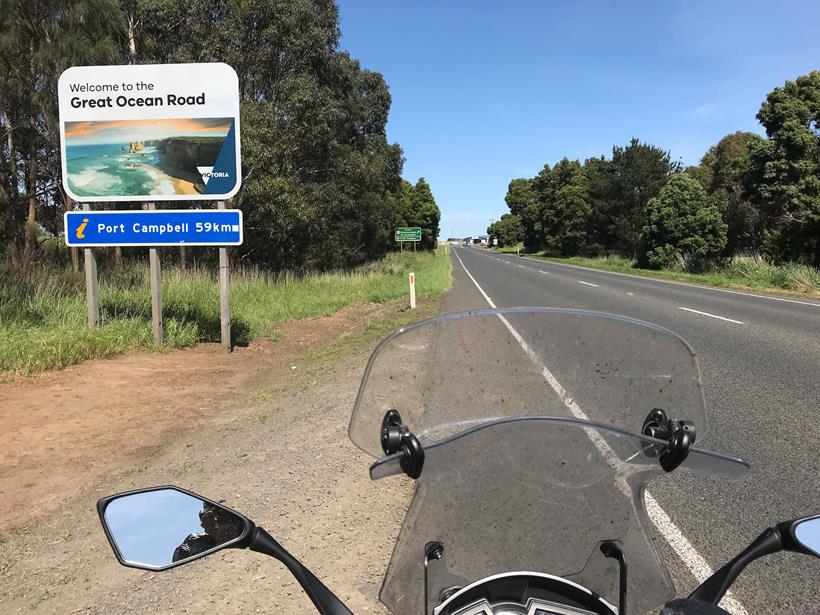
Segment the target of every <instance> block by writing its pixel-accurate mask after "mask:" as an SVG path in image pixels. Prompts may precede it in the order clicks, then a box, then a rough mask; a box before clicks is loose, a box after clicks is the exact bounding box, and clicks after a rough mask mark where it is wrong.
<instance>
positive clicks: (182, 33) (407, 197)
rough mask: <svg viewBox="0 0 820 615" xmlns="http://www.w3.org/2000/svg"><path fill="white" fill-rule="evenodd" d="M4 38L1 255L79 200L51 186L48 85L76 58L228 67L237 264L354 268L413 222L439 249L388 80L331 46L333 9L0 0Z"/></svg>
mask: <svg viewBox="0 0 820 615" xmlns="http://www.w3.org/2000/svg"><path fill="white" fill-rule="evenodd" d="M0 30H2V32H1V33H0V136H2V143H1V144H0V250H2V251H3V253H4V254H5V255H6V256H7V258H9V259H10V260H11V261H13V262H14V263H15V264H16V265H17V266H18V267H23V266H25V264H26V263H31V262H34V261H36V260H37V258H38V254H42V248H41V246H42V245H45V244H47V243H48V242H45V241H43V240H44V238H46V237H49V236H54V235H58V234H59V233H61V232H62V212H63V211H65V210H66V209H71V208H73V207H74V203H73V202H72V201H71V199H70V198H68V196H67V195H66V194H64V192H63V190H62V186H61V181H60V173H61V170H60V151H59V119H58V110H57V95H56V86H57V80H58V78H59V75H60V74H61V73H62V71H63V70H65V69H66V68H68V67H70V66H75V65H95V64H129V63H138V64H149V63H171V62H212V61H213V62H215V61H220V62H226V63H228V64H230V65H231V66H233V67H234V69H235V70H236V72H237V73H238V75H239V84H240V96H241V116H242V157H243V160H242V163H243V169H242V174H243V177H244V183H243V187H242V190H241V192H240V193H239V194H238V195H237V196H236V197H235V198H234V202H233V203H232V206H234V207H239V208H240V209H242V210H243V211H244V214H245V226H246V228H245V245H243V246H242V247H241V248H238V249H237V250H236V251H235V252H234V254H235V256H236V258H237V259H240V260H242V262H247V263H255V264H262V265H264V266H266V267H269V268H272V269H295V270H304V269H333V268H340V267H348V266H351V265H354V264H357V263H359V262H362V261H365V260H368V259H372V258H376V257H379V256H381V255H383V254H384V253H385V252H386V251H388V250H391V249H394V247H395V244H394V242H393V229H394V227H395V226H397V225H401V224H405V223H410V222H412V223H413V224H417V225H420V226H424V227H425V228H426V229H427V234H426V236H425V245H427V246H434V245H435V243H436V239H437V236H436V234H437V232H438V218H439V212H438V208H437V207H436V205H435V200H434V199H433V196H432V193H431V192H430V188H429V186H428V185H427V183H426V182H424V181H423V180H420V181H419V183H417V184H416V186H410V185H409V184H407V183H406V182H403V181H402V179H401V172H402V165H403V156H402V150H401V148H400V146H399V145H398V144H395V143H389V142H388V141H387V138H386V134H385V124H386V123H387V116H388V112H389V109H390V103H391V98H390V93H389V91H388V88H387V85H386V83H385V81H384V79H383V77H382V75H381V74H379V73H377V72H373V71H370V70H366V69H363V68H361V66H360V65H359V63H358V62H357V61H356V60H354V59H353V58H351V57H350V56H349V55H348V54H347V53H346V52H342V51H340V50H339V37H340V31H339V14H338V9H337V6H336V4H335V2H334V1H333V0H190V1H188V2H179V1H178V0H37V1H36V2H32V1H31V0H2V1H1V2H0ZM191 205H194V203H191ZM109 207H111V208H114V207H115V205H114V204H111V205H110V206H109ZM51 243H53V242H51ZM166 252H169V251H166ZM211 252H213V251H211ZM204 253H205V251H203V254H204ZM128 255H129V253H128V251H126V254H125V256H126V257H128ZM62 256H63V257H64V255H62ZM113 257H114V259H115V260H117V259H119V258H121V257H122V255H121V253H120V252H119V251H118V250H117V251H115V253H114V255H113ZM74 266H75V267H76V266H77V261H76V254H75V255H74Z"/></svg>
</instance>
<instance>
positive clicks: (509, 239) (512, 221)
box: [487, 214, 524, 246]
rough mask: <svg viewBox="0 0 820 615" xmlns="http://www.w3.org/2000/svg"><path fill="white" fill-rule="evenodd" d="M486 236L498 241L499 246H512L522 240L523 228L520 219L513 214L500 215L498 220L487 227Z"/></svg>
mask: <svg viewBox="0 0 820 615" xmlns="http://www.w3.org/2000/svg"><path fill="white" fill-rule="evenodd" d="M487 234H488V235H489V236H491V237H495V238H497V239H498V245H499V246H514V245H515V244H517V243H518V242H519V241H522V240H523V238H524V227H523V226H521V218H519V217H518V216H517V215H515V214H502V216H501V219H500V220H496V221H495V222H493V223H492V224H491V225H490V226H488V227H487Z"/></svg>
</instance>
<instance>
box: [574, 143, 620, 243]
mask: <svg viewBox="0 0 820 615" xmlns="http://www.w3.org/2000/svg"><path fill="white" fill-rule="evenodd" d="M581 172H582V173H583V176H584V179H585V182H584V185H585V187H586V197H585V198H586V202H587V203H588V204H589V215H588V216H587V237H586V246H585V251H586V252H587V253H588V254H592V255H595V256H603V255H605V254H607V253H608V252H610V251H611V250H613V249H614V239H613V236H612V233H611V229H612V228H613V226H614V224H613V216H614V214H613V202H614V199H613V190H614V188H613V185H614V176H613V165H612V162H611V161H609V160H607V159H606V158H604V157H603V156H600V157H598V158H588V159H587V160H586V161H585V162H584V165H583V166H582V167H581Z"/></svg>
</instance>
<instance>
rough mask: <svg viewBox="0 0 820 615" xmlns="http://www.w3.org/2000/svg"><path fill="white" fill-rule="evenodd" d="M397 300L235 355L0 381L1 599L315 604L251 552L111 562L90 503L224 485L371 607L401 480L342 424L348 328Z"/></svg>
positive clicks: (201, 353)
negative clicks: (117, 495)
mask: <svg viewBox="0 0 820 615" xmlns="http://www.w3.org/2000/svg"><path fill="white" fill-rule="evenodd" d="M398 309H399V308H398V306H397V304H391V305H388V306H364V307H355V308H350V309H347V310H343V311H341V312H338V313H337V314H335V315H333V316H331V317H327V318H318V319H309V320H303V321H298V322H294V323H291V324H290V325H287V326H285V327H282V336H281V339H280V340H279V341H277V342H267V341H260V342H254V343H253V344H251V345H250V346H249V347H247V348H240V349H238V350H237V351H236V352H234V353H232V354H225V353H221V352H220V351H219V350H218V348H216V347H214V346H200V347H197V348H191V349H186V350H179V351H172V352H168V353H165V354H158V353H135V354H129V355H123V356H121V357H117V358H114V359H106V360H98V361H89V362H86V363H84V364H82V365H79V366H76V367H73V368H70V369H66V370H63V371H60V372H51V373H47V374H43V375H40V376H37V377H34V378H18V379H16V380H15V381H14V382H11V383H7V384H2V385H0V401H1V403H2V410H1V411H0V412H1V413H2V414H0V415H1V416H2V421H3V422H2V443H3V447H2V448H0V612H3V613H29V612H38V613H138V612H152V613H186V612H188V613H199V612H205V611H209V612H215V613H239V612H243V613H247V612H264V611H269V610H274V608H275V609H276V610H283V611H284V612H288V613H311V612H315V611H314V609H313V608H312V605H311V604H310V602H309V600H308V599H307V598H306V597H305V596H304V594H303V593H302V592H301V589H300V588H299V586H298V585H297V584H296V582H295V581H293V580H292V578H291V577H290V576H289V574H288V573H287V572H286V570H285V569H284V567H282V566H281V565H280V564H279V563H278V562H276V561H275V560H272V559H270V558H266V557H264V556H261V555H258V554H254V553H249V552H245V551H232V550H228V551H223V552H221V553H219V554H217V555H214V556H211V557H210V558H206V559H205V560H201V561H198V562H195V563H192V564H190V565H188V566H185V567H183V568H180V569H177V570H173V571H169V572H165V573H146V572H141V571H136V570H132V569H127V568H123V567H121V566H119V565H118V564H117V563H116V560H115V559H114V557H113V554H112V553H111V550H110V547H109V546H108V543H107V541H106V539H105V537H104V535H103V533H102V530H101V528H100V525H99V521H98V519H97V517H96V511H95V507H94V505H95V502H96V500H97V499H98V498H99V497H101V496H103V495H106V494H108V493H114V492H117V491H123V490H127V489H132V488H138V487H144V486H150V485H155V484H177V485H180V486H182V487H185V488H188V489H191V490H193V491H195V492H199V493H202V494H203V495H205V496H208V497H211V498H213V499H218V500H219V499H224V500H225V503H226V505H228V506H231V507H232V508H235V509H237V510H239V511H241V512H244V513H245V514H247V515H248V516H249V517H250V518H251V519H253V520H254V521H256V522H257V523H258V524H259V525H261V526H263V527H265V528H266V529H268V530H269V531H270V533H271V534H272V535H273V536H274V537H275V538H277V539H278V540H279V541H280V542H281V543H282V544H283V545H284V546H285V547H286V548H288V549H289V550H291V552H293V553H294V554H295V555H297V556H298V557H299V558H300V559H302V560H303V561H304V562H305V563H306V564H307V565H308V566H309V567H310V568H311V569H312V570H313V571H314V572H315V573H316V574H317V575H318V576H319V577H320V578H322V579H324V580H325V581H326V582H327V584H328V585H329V586H330V587H331V588H332V589H333V590H335V591H337V593H338V594H339V595H340V596H341V597H342V599H343V600H345V601H346V602H347V603H348V605H349V606H350V607H351V609H352V610H353V611H354V612H377V613H380V612H384V611H383V608H382V607H381V606H380V605H379V604H378V600H377V592H378V588H379V585H380V583H381V577H382V575H383V572H384V569H385V566H386V563H387V561H388V559H389V556H390V552H391V549H392V544H393V541H394V539H395V536H396V534H397V532H398V528H399V525H400V523H401V519H402V518H403V513H404V510H405V509H406V504H407V502H408V501H409V496H410V493H411V484H410V482H409V479H398V478H396V479H387V480H384V481H380V482H378V483H373V482H371V481H370V480H369V478H368V475H367V468H368V465H369V464H370V462H371V461H372V460H371V459H370V458H369V457H368V456H366V455H364V454H362V453H360V452H359V451H358V450H357V449H355V448H354V447H353V445H352V444H351V443H350V442H349V440H348V439H347V433H346V430H347V422H348V420H349V417H350V412H351V409H352V406H353V400H354V398H355V395H356V391H357V388H358V384H359V379H360V377H361V373H362V370H363V368H364V363H365V361H366V358H367V355H368V352H369V350H370V349H372V347H373V346H374V345H375V343H376V342H377V341H378V340H377V339H376V338H375V337H372V336H367V335H362V332H363V331H365V330H366V327H367V324H366V323H368V322H369V323H373V322H374V321H379V320H380V319H381V320H382V321H383V320H384V319H389V318H395V317H396V314H397V312H398ZM435 309H436V307H435V306H425V307H424V308H423V309H422V310H421V311H420V312H418V313H417V315H418V316H422V315H425V314H429V313H432V312H433V311H434V310H435ZM346 338H347V339H346ZM329 348H330V349H332V348H343V349H344V352H327V349H329ZM220 560H221V561H220Z"/></svg>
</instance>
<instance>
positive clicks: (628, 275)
mask: <svg viewBox="0 0 820 615" xmlns="http://www.w3.org/2000/svg"><path fill="white" fill-rule="evenodd" d="M521 258H527V259H529V260H531V261H535V262H541V263H549V264H551V265H558V266H560V267H572V268H573V269H581V270H582V271H594V272H595V273H604V274H607V275H619V276H623V277H625V278H635V279H638V280H644V281H646V282H660V283H661V284H674V285H676V286H689V287H690V288H701V289H703V290H713V291H715V292H718V293H729V294H731V295H743V296H744V297H754V298H756V299H770V300H772V301H783V302H785V303H797V304H799V305H810V306H812V307H816V308H820V303H812V302H811V301H799V300H797V299H786V298H785V297H772V296H771V295H758V294H756V293H747V292H744V291H742V290H731V289H729V288H717V287H715V286H703V285H702V284H694V283H692V282H678V281H677V280H662V279H660V278H652V277H649V276H643V275H635V274H634V273H622V272H620V271H607V270H606V269H594V268H592V267H581V266H580V265H570V264H569V263H559V262H557V261H548V260H543V259H540V258H532V257H529V256H524V257H521Z"/></svg>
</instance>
